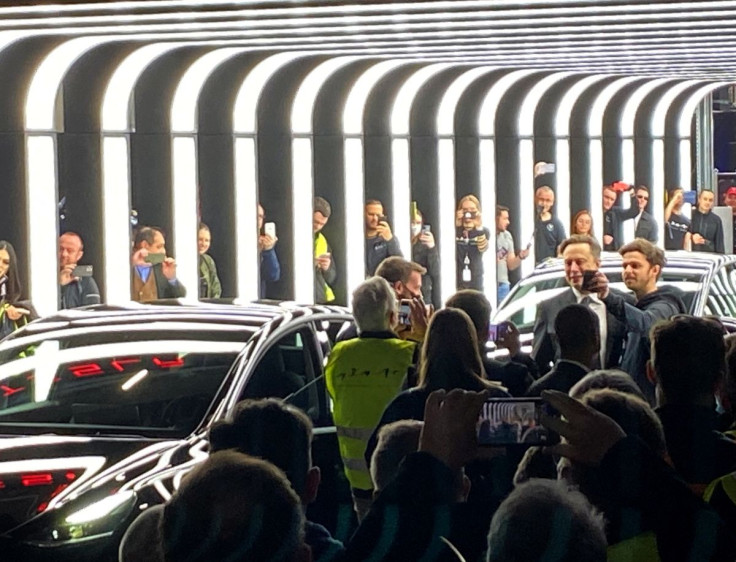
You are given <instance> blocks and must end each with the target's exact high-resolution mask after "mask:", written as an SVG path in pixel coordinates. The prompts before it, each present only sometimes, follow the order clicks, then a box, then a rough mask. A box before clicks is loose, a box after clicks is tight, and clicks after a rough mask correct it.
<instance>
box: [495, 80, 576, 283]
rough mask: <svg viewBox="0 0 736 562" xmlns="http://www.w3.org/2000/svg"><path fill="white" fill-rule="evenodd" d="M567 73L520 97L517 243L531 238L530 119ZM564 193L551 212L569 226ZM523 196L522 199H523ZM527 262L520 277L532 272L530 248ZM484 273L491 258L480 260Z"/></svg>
mask: <svg viewBox="0 0 736 562" xmlns="http://www.w3.org/2000/svg"><path fill="white" fill-rule="evenodd" d="M572 75H573V74H572V73H571V72H556V73H554V74H550V75H548V76H545V77H544V78H542V79H541V80H539V81H538V82H537V83H536V84H534V86H532V88H531V89H530V90H529V92H528V93H527V94H526V96H525V97H524V101H523V102H522V103H521V106H520V109H519V120H518V122H517V127H518V135H519V168H518V177H519V186H518V189H517V195H518V199H517V209H518V213H519V218H520V220H519V235H520V236H521V241H522V242H526V241H527V240H531V238H532V236H533V235H534V222H535V219H534V216H535V210H534V205H531V204H529V196H530V194H533V193H534V116H535V114H536V112H537V106H538V105H539V102H540V101H541V99H542V96H544V94H546V93H547V92H548V91H549V89H550V88H552V87H553V86H554V85H555V84H557V83H558V82H560V81H561V80H564V79H565V78H569V77H570V76H572ZM564 187H566V188H567V191H565V192H563V191H561V190H559V189H558V190H556V192H555V211H556V215H557V218H558V219H560V220H561V221H562V224H570V186H569V184H568V185H567V186H564ZM525 195H526V196H525ZM529 255H530V257H531V259H529V260H524V261H522V262H521V273H522V275H526V274H527V273H529V272H531V270H532V269H533V268H534V260H535V257H534V245H533V244H532V246H531V248H530V252H529ZM484 259H485V260H486V269H488V268H490V267H493V265H494V264H495V256H487V257H486V256H484Z"/></svg>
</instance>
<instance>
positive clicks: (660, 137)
mask: <svg viewBox="0 0 736 562" xmlns="http://www.w3.org/2000/svg"><path fill="white" fill-rule="evenodd" d="M698 84H701V82H700V81H698V80H687V81H685V82H680V83H678V84H675V85H673V86H672V87H671V88H669V89H668V90H667V91H666V92H664V93H663V94H662V96H661V97H660V98H659V100H658V101H657V104H656V105H655V106H654V111H653V112H652V121H651V129H652V137H653V139H652V185H651V186H650V189H649V210H650V212H651V213H652V216H653V217H654V220H655V221H656V223H657V228H658V234H659V240H661V241H662V244H664V236H665V225H664V199H665V198H664V194H665V190H666V189H667V188H668V187H674V186H665V184H664V180H665V154H664V149H665V146H664V142H665V141H664V138H665V124H666V120H667V113H668V111H669V109H670V107H671V106H672V104H673V103H674V101H675V99H676V98H677V97H678V96H680V95H681V94H682V93H684V92H685V91H686V90H688V89H690V88H693V87H695V86H697V85H698Z"/></svg>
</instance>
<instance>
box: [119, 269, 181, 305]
mask: <svg viewBox="0 0 736 562" xmlns="http://www.w3.org/2000/svg"><path fill="white" fill-rule="evenodd" d="M151 274H152V275H153V278H154V281H155V283H156V293H157V296H158V298H160V299H178V298H182V297H186V296H187V290H186V288H184V285H182V284H181V283H180V282H179V281H178V280H176V282H175V283H170V282H169V280H168V279H167V278H166V276H165V275H164V271H163V267H162V266H161V264H160V263H157V264H154V265H153V266H152V271H151ZM137 275H138V273H137V272H136V270H135V266H133V267H131V268H130V286H131V287H132V286H133V279H134V278H135V276H137Z"/></svg>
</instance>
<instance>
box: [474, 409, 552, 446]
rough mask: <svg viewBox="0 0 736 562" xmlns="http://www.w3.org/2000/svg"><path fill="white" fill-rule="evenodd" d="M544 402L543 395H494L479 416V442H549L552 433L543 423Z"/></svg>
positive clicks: (541, 443) (535, 443) (504, 443)
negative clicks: (514, 396)
mask: <svg viewBox="0 0 736 562" xmlns="http://www.w3.org/2000/svg"><path fill="white" fill-rule="evenodd" d="M544 406H545V403H544V402H543V401H542V400H541V399H540V398H492V399H490V400H488V401H486V403H485V404H483V408H482V409H481V413H480V417H479V418H478V425H477V433H478V444H479V445H494V446H495V445H498V446H502V445H515V444H519V443H523V444H525V445H546V444H548V443H552V442H555V440H550V437H551V435H552V433H551V432H550V431H549V430H548V429H547V428H546V427H544V426H543V425H541V423H540V421H539V419H540V413H541V412H542V411H543V408H544Z"/></svg>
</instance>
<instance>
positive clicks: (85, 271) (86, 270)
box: [72, 265, 93, 277]
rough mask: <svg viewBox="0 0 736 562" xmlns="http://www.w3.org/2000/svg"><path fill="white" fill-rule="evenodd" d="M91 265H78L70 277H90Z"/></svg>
mask: <svg viewBox="0 0 736 562" xmlns="http://www.w3.org/2000/svg"><path fill="white" fill-rule="evenodd" d="M92 272H93V268H92V266H91V265H78V266H77V267H75V268H74V269H73V270H72V277H92Z"/></svg>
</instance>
